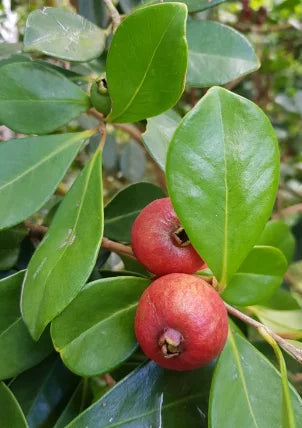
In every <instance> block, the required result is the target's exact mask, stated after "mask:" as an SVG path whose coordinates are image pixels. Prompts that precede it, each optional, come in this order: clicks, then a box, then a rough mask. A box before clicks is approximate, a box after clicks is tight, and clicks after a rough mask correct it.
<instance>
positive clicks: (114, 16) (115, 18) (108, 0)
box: [104, 0, 121, 32]
mask: <svg viewBox="0 0 302 428" xmlns="http://www.w3.org/2000/svg"><path fill="white" fill-rule="evenodd" d="M104 3H105V4H106V6H107V8H108V11H109V15H110V17H111V21H112V29H113V32H115V30H116V29H117V27H118V26H119V25H120V23H121V17H120V14H119V13H118V11H117V9H116V7H115V6H114V4H113V2H112V0H104Z"/></svg>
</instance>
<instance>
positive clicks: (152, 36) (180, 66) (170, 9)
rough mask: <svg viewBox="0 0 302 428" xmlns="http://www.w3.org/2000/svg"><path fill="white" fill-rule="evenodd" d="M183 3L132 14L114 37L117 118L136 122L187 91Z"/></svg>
mask: <svg viewBox="0 0 302 428" xmlns="http://www.w3.org/2000/svg"><path fill="white" fill-rule="evenodd" d="M186 18H187V8H186V6H185V5H184V4H181V3H164V4H157V5H152V6H148V7H143V8H141V9H138V10H136V11H135V12H134V13H132V14H131V15H129V16H128V17H127V18H126V19H125V20H124V21H123V22H122V23H121V24H120V26H119V27H118V29H117V30H116V33H115V34H114V36H113V39H112V42H111V45H110V49H109V53H108V58H107V64H106V72H107V81H108V88H109V94H110V97H111V100H112V112H111V113H110V115H109V119H110V120H111V121H112V122H134V121H137V120H141V119H145V118H147V117H151V116H156V115H157V114H159V113H161V112H163V111H165V110H168V109H169V108H171V107H173V106H174V105H175V104H176V102H177V100H178V99H179V97H180V96H181V94H182V92H183V89H184V80H185V73H186V69H187V43H186V39H185V21H186Z"/></svg>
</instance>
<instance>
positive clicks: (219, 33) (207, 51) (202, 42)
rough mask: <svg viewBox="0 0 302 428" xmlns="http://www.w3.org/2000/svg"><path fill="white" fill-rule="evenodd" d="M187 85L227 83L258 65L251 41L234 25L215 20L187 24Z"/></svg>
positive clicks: (192, 21) (255, 68)
mask: <svg viewBox="0 0 302 428" xmlns="http://www.w3.org/2000/svg"><path fill="white" fill-rule="evenodd" d="M187 40H188V45H189V65H188V75H187V86H196V87H208V86H213V85H224V84H225V83H228V82H230V81H232V80H234V79H237V78H238V77H241V76H244V75H246V74H248V73H251V72H252V71H255V70H257V69H258V68H259V66H260V63H259V61H258V59H257V57H256V54H255V51H254V49H253V47H252V45H251V44H250V43H249V41H248V40H247V39H246V38H245V37H244V36H243V35H242V34H240V33H238V31H236V30H234V29H233V28H231V27H228V26H226V25H223V24H220V23H219V22H214V21H197V20H191V21H189V22H188V24H187Z"/></svg>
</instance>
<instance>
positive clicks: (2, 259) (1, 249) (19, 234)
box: [0, 144, 27, 270]
mask: <svg viewBox="0 0 302 428" xmlns="http://www.w3.org/2000/svg"><path fill="white" fill-rule="evenodd" d="M1 145H2V144H1ZM0 155H1V148H0ZM6 162H7V159H6ZM0 165H1V162H0ZM0 195H1V191H0ZM2 203H3V201H2ZM6 214H7V212H6ZM26 235H27V229H26V227H25V226H24V224H19V225H18V226H15V227H13V228H12V229H7V230H2V231H0V270H6V269H10V268H12V267H13V266H14V265H15V264H16V262H17V260H18V257H19V253H20V244H21V241H22V240H23V239H24V238H25V236H26Z"/></svg>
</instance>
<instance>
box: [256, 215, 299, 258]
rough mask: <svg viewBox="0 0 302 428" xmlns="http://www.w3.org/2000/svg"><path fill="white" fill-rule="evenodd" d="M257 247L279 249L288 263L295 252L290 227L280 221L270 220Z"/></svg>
mask: <svg viewBox="0 0 302 428" xmlns="http://www.w3.org/2000/svg"><path fill="white" fill-rule="evenodd" d="M257 244H258V245H271V246H272V247H276V248H279V250H281V251H282V252H283V254H284V255H285V257H286V258H287V261H288V263H290V262H291V261H292V259H293V256H294V252H295V237H294V235H293V234H292V232H291V230H290V227H289V226H288V225H287V224H286V223H284V222H283V221H282V220H271V221H269V222H268V223H267V224H266V225H265V228H264V230H263V232H262V234H261V235H260V238H259V239H258V242H257Z"/></svg>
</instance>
